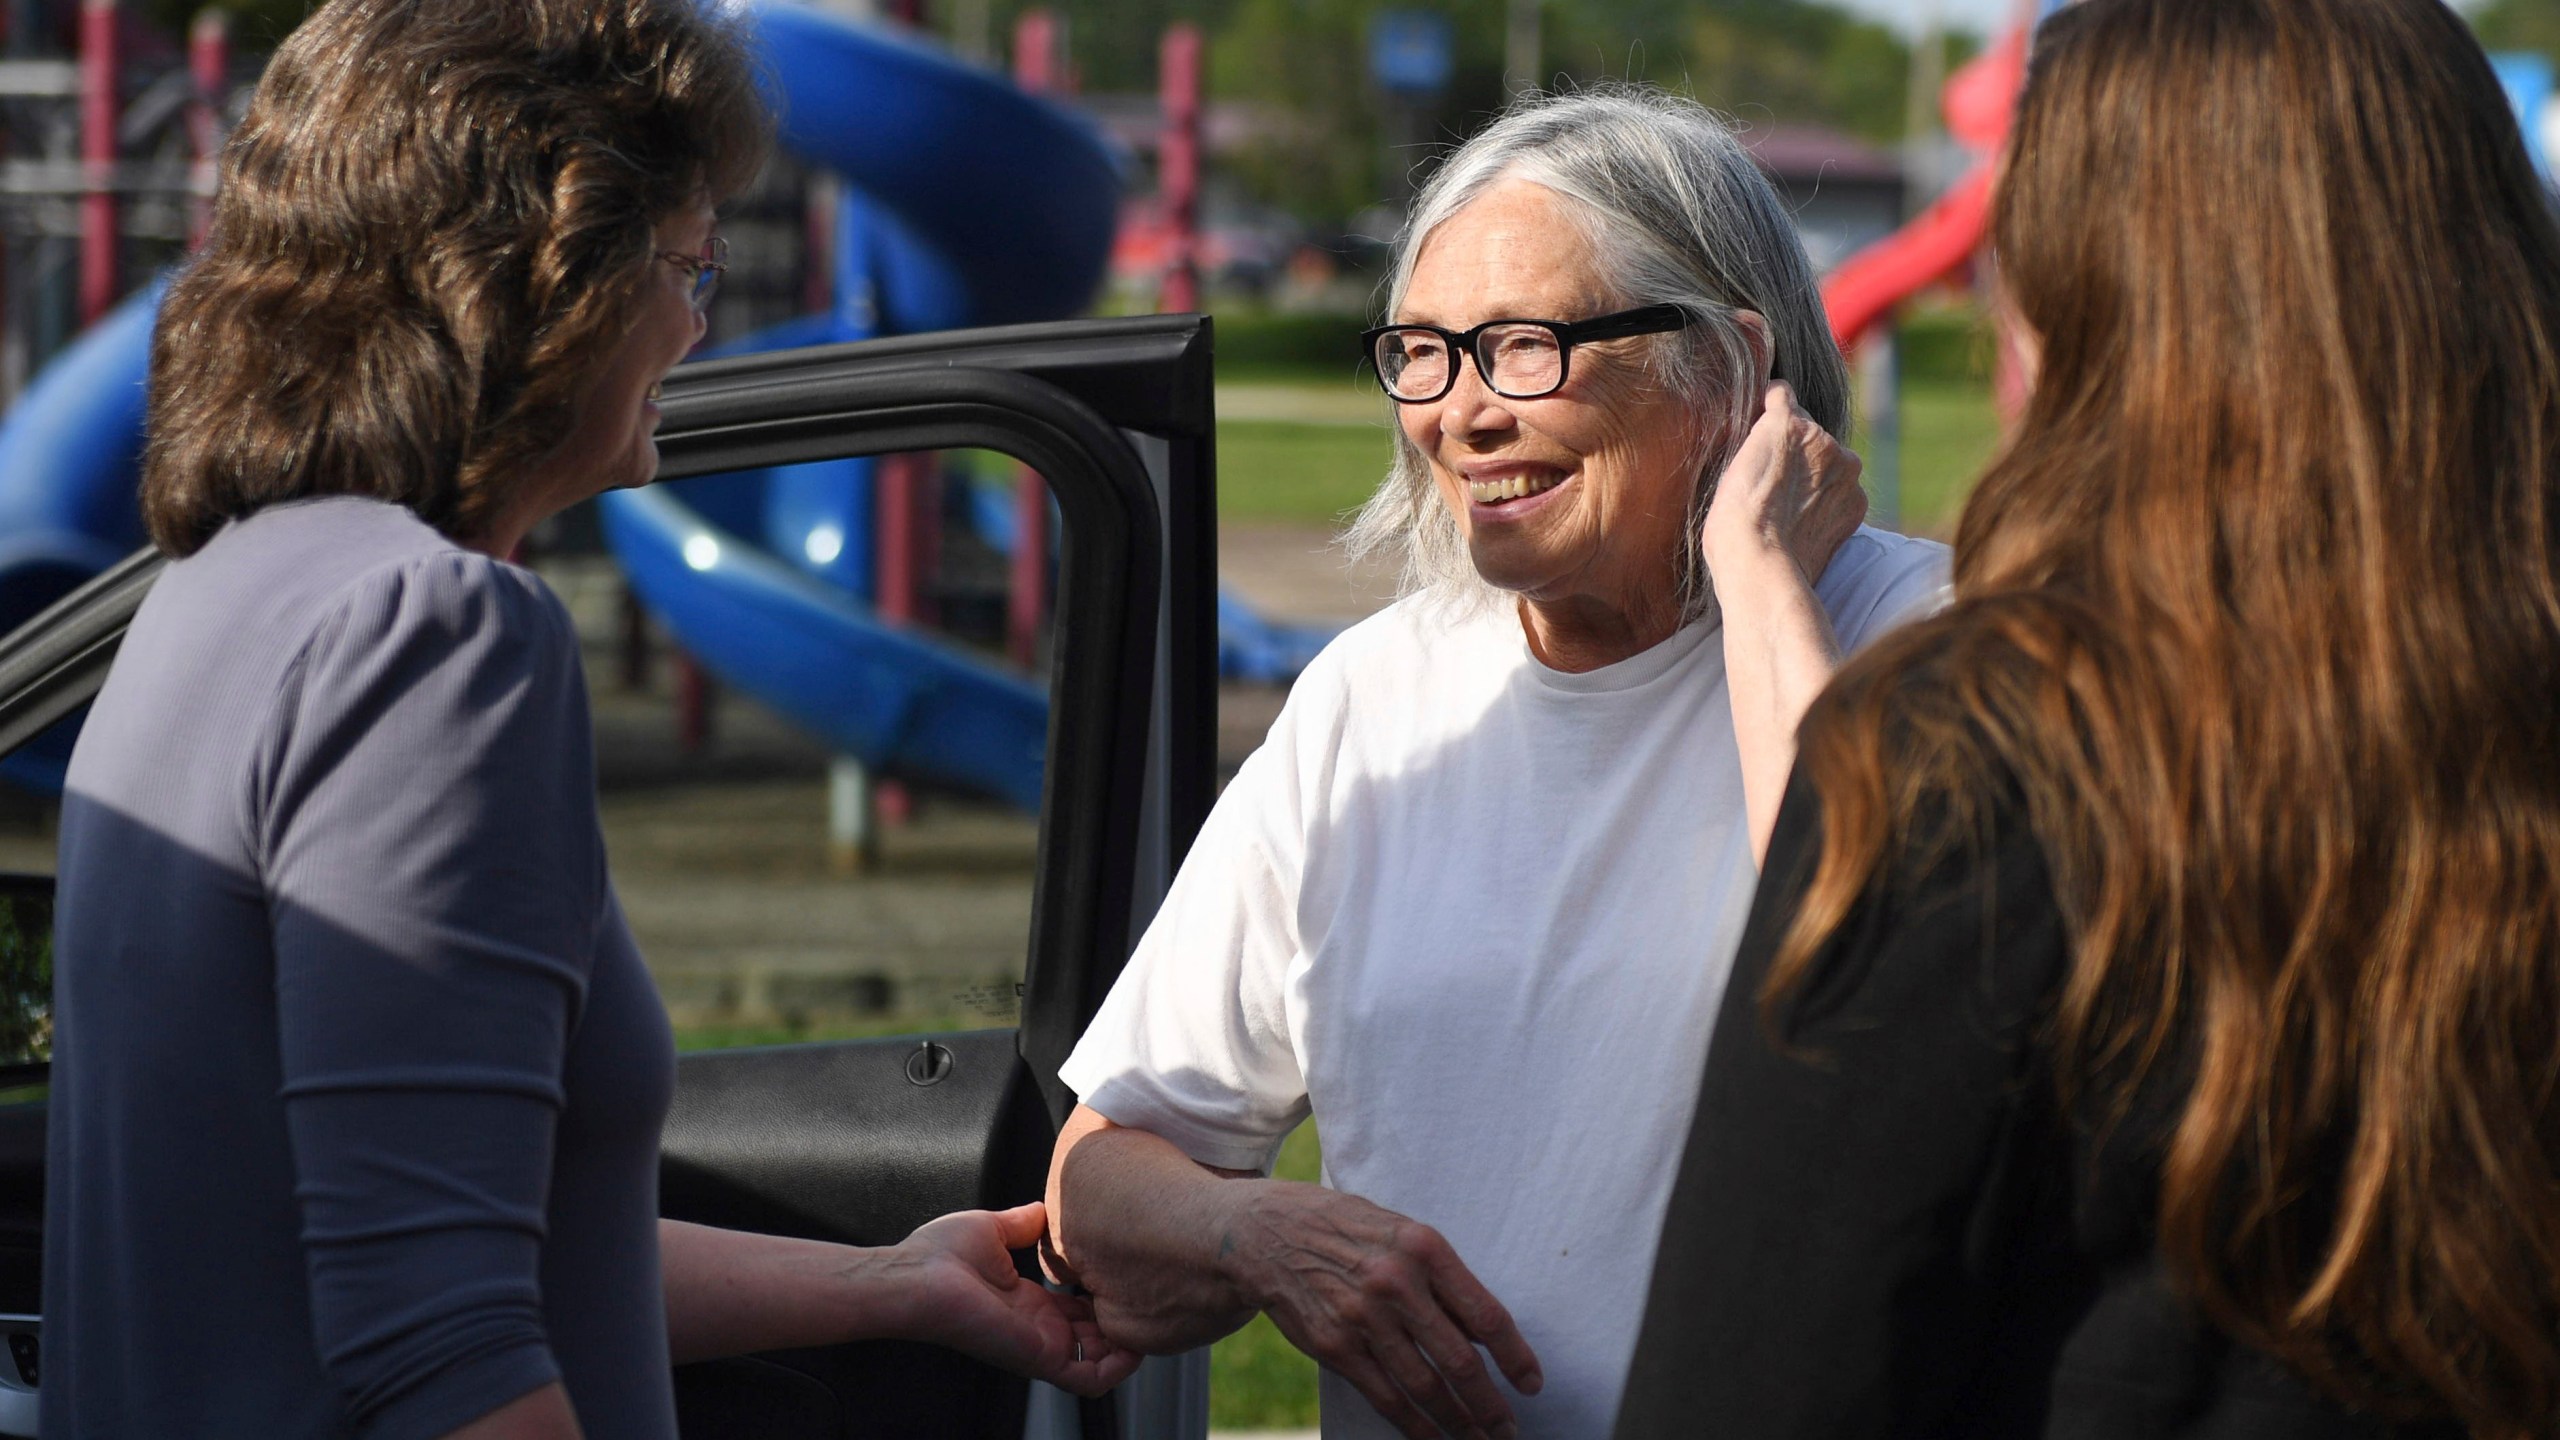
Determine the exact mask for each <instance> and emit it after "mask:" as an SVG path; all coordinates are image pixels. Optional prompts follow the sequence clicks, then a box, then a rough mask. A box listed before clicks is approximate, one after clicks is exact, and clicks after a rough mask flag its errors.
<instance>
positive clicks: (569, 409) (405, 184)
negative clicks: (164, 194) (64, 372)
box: [142, 0, 768, 555]
mask: <svg viewBox="0 0 2560 1440" xmlns="http://www.w3.org/2000/svg"><path fill="white" fill-rule="evenodd" d="M767 133H768V122H767V120H766V117H765V114H764V111H763V108H762V104H761V102H760V100H759V98H758V96H757V94H756V91H755V86H754V83H753V77H752V74H751V72H750V69H749V66H748V64H747V61H746V57H745V52H744V50H743V48H742V46H741V44H740V42H739V40H738V38H737V37H736V36H735V35H734V34H733V33H732V32H731V31H730V30H729V29H727V28H726V27H725V26H724V25H722V24H721V23H720V22H718V21H717V20H715V19H713V18H712V15H711V10H710V7H708V6H705V5H701V4H697V3H694V0H503V3H498V4H492V3H489V0H331V3H330V4H327V5H325V6H322V7H321V8H320V9H319V10H318V11H317V12H316V13H314V14H313V15H312V16H311V18H310V19H308V20H307V21H305V22H303V24H302V26H301V27H300V28H299V29H297V30H295V31H294V33H293V34H292V36H291V37H289V38H288V39H287V40H286V41H285V43H284V45H283V46H282V47H281V48H280V49H278V50H277V52H276V55H275V58H274V60H273V61H272V62H271V63H270V64H269V65H268V67H267V71H266V75H265V77H264V78H263V79H262V80H261V81H260V82H259V85H258V90H257V94H256V96H255V98H254V99H253V100H252V101H251V102H250V106H249V111H248V115H247V118H246V119H245V120H244V121H243V122H242V124H241V126H240V129H239V131H238V133H237V134H235V135H234V136H233V137H232V140H231V143H230V145H229V146H228V147H227V148H226V150H225V151H224V153H223V157H222V185H221V192H220V197H219V199H218V200H217V201H216V205H215V211H214V222H213V229H212V234H211V237H210V239H209V241H208V243H207V246H206V249H205V251H204V253H203V255H202V256H201V257H199V258H198V259H197V260H196V261H195V262H194V264H193V265H191V266H190V267H189V268H188V269H187V270H186V272H185V273H184V274H182V275H180V276H179V277H178V279H177V280H176V281H175V283H174V284H172V285H171V287H170V290H169V295H168V299H167V301H166V302H165V304H164V305H163V307H162V310H161V316H160V325H159V330H158V333H157V334H156V336H155V337H154V339H153V342H152V350H151V388H150V402H149V403H150V411H149V427H148V428H149V441H148V444H147V447H146V449H145V452H144V459H143V480H142V502H143V516H144V519H145V521H146V523H147V524H148V525H149V526H150V529H151V536H152V538H153V539H154V540H155V541H157V542H158V543H159V545H160V547H161V548H162V549H163V550H165V551H167V552H169V553H170V554H173V555H186V554H190V553H192V552H193V551H195V550H196V549H197V548H198V547H199V546H201V545H203V544H204V543H205V542H206V541H207V540H209V539H211V538H212V536H213V534H214V532H215V531H217V530H219V529H221V528H222V525H223V523H224V522H225V521H227V520H231V519H234V518H237V517H240V516H243V515H247V514H249V513H251V512H253V511H255V510H257V509H259V508H260V507H262V506H266V505H271V504H274V503H276V502H278V501H282V500H290V499H295V498H299V497H304V496H311V495H323V494H353V495H369V496H373V497H376V498H379V499H384V500H390V501H394V502H397V503H399V504H402V505H406V506H408V507H409V508H410V509H412V510H414V511H416V512H417V514H418V515H419V517H420V518H422V519H424V520H425V521H427V523H429V524H431V525H433V526H435V527H436V528H438V529H439V530H442V531H444V532H445V533H447V534H448V535H452V536H455V537H457V538H464V539H468V538H471V537H473V536H475V535H476V534H477V533H478V532H479V531H480V530H481V529H482V528H483V527H485V526H486V525H487V524H488V523H489V522H490V520H491V519H492V518H493V516H494V512H495V511H496V510H497V509H498V508H499V506H500V505H501V503H502V497H503V491H504V489H505V487H506V486H507V485H508V484H509V483H510V481H511V480H512V479H514V478H515V477H518V476H520V475H522V474H523V472H524V471H525V470H526V469H527V468H529V467H531V466H533V465H536V464H538V463H539V462H540V461H541V460H542V459H544V458H545V457H546V456H547V455H548V454H549V453H550V451H551V450H552V448H553V447H554V446H555V445H556V444H558V443H559V441H560V440H561V439H562V438H563V437H565V436H566V435H567V434H568V433H569V429H570V422H571V419H572V416H573V412H574V410H575V407H576V404H577V402H578V400H579V398H580V395H581V393H582V388H583V385H584V384H585V380H586V375H585V372H586V371H587V369H588V368H589V365H590V362H592V361H593V360H594V359H596V358H598V357H599V356H600V355H601V354H602V353H603V352H605V351H607V350H609V349H610V347H611V346H612V345H613V344H614V343H615V342H616V341H617V340H618V339H619V338H620V337H621V335H622V334H623V333H624V332H625V331H626V330H627V329H628V328H629V326H630V323H631V305H632V302H633V300H634V299H635V298H636V296H637V295H638V294H639V291H638V288H637V284H636V282H637V280H638V279H639V277H641V276H642V275H644V274H646V273H647V271H646V267H647V265H648V262H649V259H650V257H651V255H652V254H653V253H654V251H653V246H654V240H653V235H654V231H655V228H656V226H657V224H658V223H659V222H660V221H661V220H663V219H665V218H666V217H667V216H669V215H672V214H674V213H676V212H677V211H678V210H680V209H681V208H682V207H683V206H684V205H685V204H687V203H689V202H690V201H692V200H693V199H695V198H696V197H698V196H702V195H706V194H707V195H709V196H711V197H712V198H714V199H715V200H716V199H718V198H721V197H724V196H726V195H728V194H732V193H734V192H735V191H736V190H737V189H738V188H740V187H741V186H742V185H744V184H745V183H746V182H747V181H748V180H749V179H751V178H752V177H753V175H754V171H755V168H756V166H757V165H758V164H759V163H760V162H761V158H762V154H763V150H764V145H765V142H766V137H767Z"/></svg>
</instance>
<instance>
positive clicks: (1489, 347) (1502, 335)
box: [1360, 305, 1690, 405]
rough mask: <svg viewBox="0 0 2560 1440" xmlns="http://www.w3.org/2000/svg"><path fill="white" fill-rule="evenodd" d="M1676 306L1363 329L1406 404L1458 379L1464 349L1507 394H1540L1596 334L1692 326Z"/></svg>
mask: <svg viewBox="0 0 2560 1440" xmlns="http://www.w3.org/2000/svg"><path fill="white" fill-rule="evenodd" d="M1689 319H1690V316H1689V312H1688V311H1686V310H1683V309H1681V308H1680V307H1679V306H1677V305H1639V306H1637V307H1636V308H1635V309H1633V310H1620V311H1617V312H1616V313H1614V314H1609V315H1595V316H1593V317H1592V318H1590V319H1588V320H1487V321H1486V322H1484V323H1483V324H1481V325H1478V326H1477V327H1475V328H1474V329H1472V330H1466V331H1458V330H1443V329H1441V328H1440V327H1439V326H1437V325H1380V326H1377V327H1376V328H1374V329H1369V330H1363V331H1361V332H1360V347H1361V349H1362V350H1363V351H1364V352H1365V353H1366V354H1367V355H1368V357H1369V364H1370V366H1371V367H1372V368H1374V369H1375V370H1376V371H1377V372H1378V384H1379V386H1380V387H1381V388H1383V389H1384V390H1385V391H1386V392H1387V395H1388V397H1389V398H1391V399H1393V400H1394V401H1396V403H1398V404H1400V405H1428V404H1430V403H1431V402H1432V401H1434V400H1437V399H1439V398H1440V397H1441V396H1443V395H1446V394H1448V393H1449V390H1450V388H1451V387H1452V386H1455V385H1456V384H1457V383H1458V360H1457V357H1458V356H1460V355H1472V356H1474V357H1475V362H1476V374H1478V375H1480V376H1482V377H1483V378H1484V383H1485V385H1486V386H1487V387H1488V388H1490V389H1491V390H1492V391H1493V393H1494V394H1496V395H1500V396H1502V397H1503V398H1504V399H1507V400H1535V399H1537V398H1538V397H1539V396H1541V395H1552V394H1554V393H1555V392H1556V391H1558V390H1560V389H1563V388H1564V382H1565V377H1566V376H1568V375H1570V374H1572V373H1573V365H1572V361H1573V347H1574V346H1576V345H1580V344H1582V343H1584V342H1586V341H1591V340H1620V339H1624V338H1625V337H1627V336H1630V335H1660V334H1664V333H1666V332H1669V331H1673V330H1682V329H1686V328H1688V325H1689Z"/></svg>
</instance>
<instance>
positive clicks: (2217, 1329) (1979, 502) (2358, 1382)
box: [1618, 0, 2560, 1440]
mask: <svg viewBox="0 0 2560 1440" xmlns="http://www.w3.org/2000/svg"><path fill="white" fill-rule="evenodd" d="M2549 203H2550V202H2549V198H2548V197H2547V196H2546V195H2545V194H2544V192H2543V189H2542V186H2541V185H2540V183H2539V181H2538V180H2537V178H2536V177H2535V175H2534V172H2533V169H2532V167H2531V165H2530V163H2529V161H2528V159H2527V157H2526V153H2525V149H2524V145H2523V142H2522V139H2521V137H2520V135H2519V133H2518V130H2517V127H2516V122H2515V120H2514V118H2513V117H2512V115H2511V114H2510V113H2509V110H2508V107H2507V104H2506V102H2505V99H2504V97H2503V95H2502V93H2501V91H2500V88H2499V85H2498V82H2497V80H2496V78H2495V76H2494V75H2493V74H2492V72H2491V70H2490V67H2489V65H2488V64H2487V62H2486V61H2485V59H2484V58H2483V57H2482V55H2481V53H2480V49H2479V46H2478V44H2477V42H2476V41H2474V40H2473V39H2472V37H2471V36H2470V34H2469V33H2468V32H2467V31H2466V30H2465V28H2464V26H2463V23H2462V21H2461V19H2460V17H2458V16H2457V15H2456V14H2454V12H2453V11H2452V10H2450V9H2449V8H2447V7H2446V6H2445V5H2443V4H2442V3H2440V0H2085V3H2082V4H2079V5H2076V6H2074V7H2072V8H2070V9H2067V10H2064V11H2062V12H2061V13H2060V14H2059V15H2058V16H2056V17H2055V18H2054V19H2052V20H2050V21H2048V22H2047V24H2046V25H2045V27H2044V29H2043V31H2042V33H2041V35H2040V37H2039V41H2038V45H2037V49H2036V52H2035V56H2034V60H2033V64H2032V69H2031V72H2030V77H2029V80H2028V85H2027V90H2026V95H2025V98H2024V101H2023V108H2022V110H2021V112H2020V116H2019V125H2018V130H2017V132H2016V135H2015V138H2014V141H2013V148H2012V151H2011V154H2010V157H2009V162H2008V168H2007V171H2006V174H2005V177H2004V180H2003V183H2002V187H2001V191H2000V196H1999V199H1998V202H1997V208H1996V214H1995V220H1994V225H1995V238H1996V244H1997V247H1998V252H1999V256H2000V260H2001V267H2002V275H2003V278H2004V280H2005V282H2006V284H2007V286H2008V289H2009V293H2010V295H2011V297H2012V298H2013V300H2014V303H2015V307H2016V312H2017V315H2018V317H2019V318H2020V320H2021V321H2022V322H2023V323H2024V325H2025V326H2026V327H2027V329H2028V330H2029V331H2031V332H2032V335H2033V338H2034V339H2035V340H2036V341H2037V342H2039V345H2040V351H2041V354H2040V369H2039V372H2038V374H2037V376H2036V381H2035V388H2034V394H2033V398H2032V399H2031V400H2030V401H2029V403H2028V406H2027V409H2026V413H2025V415H2024V416H2023V418H2022V420H2021V422H2020V424H2019V427H2018V430H2017V433H2016V435H2015V437H2014V438H2013V439H2012V441H2011V442H2010V444H2009V446H2008V448H2007V450H2006V451H2005V452H2004V453H2003V454H2002V455H2001V457H2000V458H1999V459H1998V460H1996V461H1995V462H1994V463H1993V465H1992V467H1991V470H1990V472H1989V473H1988V474H1987V475H1986V476H1985V477H1984V478H1983V480H1982V483H1981V486H1980V488H1979V489H1978V490H1977V491H1976V493H1975V495H1974V497H1973V499H1972V501H1971V502H1970V504H1969V505H1968V506H1967V508H1966V510H1965V514H1964V519H1963V523H1962V526H1961V529H1960V531H1959V534H1958V539H1957V545H1956V566H1955V575H1956V601H1955V604H1954V605H1953V606H1952V607H1951V608H1950V609H1948V610H1947V611H1946V612H1945V613H1944V614H1942V615H1941V616H1939V617H1937V618H1935V619H1932V620H1929V621H1924V622H1922V623H1921V624H1919V625H1916V626H1914V627H1912V628H1910V629H1908V630H1905V631H1903V632H1901V633H1900V634H1898V635H1896V636H1894V637H1891V638H1889V639H1887V640H1886V641H1884V642H1883V643H1882V644H1880V645H1878V646H1877V647H1876V648H1875V649H1874V650H1872V651H1870V652H1869V653H1868V654H1867V655H1866V656H1864V657H1861V658H1860V659H1858V660H1856V661H1853V662H1851V664H1850V665H1849V666H1848V667H1846V668H1845V669H1844V670H1843V672H1842V673H1841V674H1840V676H1839V677H1838V679H1837V680H1836V682H1835V683H1834V684H1833V685H1832V687H1831V688H1830V689H1829V690H1828V691H1827V692H1826V694H1825V695H1824V697H1823V698H1822V699H1821V700H1820V701H1819V702H1817V704H1816V705H1815V707H1814V709H1813V710H1812V712H1811V713H1810V714H1809V715H1808V717H1807V719H1806V722H1805V724H1804V727H1803V730H1802V734H1801V746H1802V748H1801V752H1800V753H1801V762H1800V766H1799V772H1798V776H1797V780H1796V784H1795V788H1794V790H1793V792H1792V793H1791V796H1790V798H1789V800H1788V801H1787V802H1786V804H1785V806H1784V807H1783V810H1782V814H1781V816H1780V819H1779V821H1778V826H1777V832H1776V835H1775V837H1774V839H1773V841H1772V845H1771V848H1770V852H1769V859H1768V868H1767V870H1766V872H1765V875H1764V878H1763V881H1762V886H1761V890H1760V893H1759V897H1758V901H1757V904H1756V906H1755V909H1754V913H1753V918H1752V921H1751V924H1750V929H1749V933H1748V938H1746V940H1745V941H1744V944H1743V952H1742V955H1743V958H1742V960H1741V962H1740V965H1739V967H1738V969H1737V971H1736V974H1735V979H1734V984H1733V986H1732V988H1731V989H1730V990H1729V991H1728V992H1727V997H1728V998H1727V1002H1726V1005H1725V1008H1724V1011H1723V1015H1722V1018H1721V1021H1720V1024H1719V1028H1718V1034H1717V1038H1716V1040H1715V1042H1714V1044H1713V1046H1712V1048H1711V1049H1710V1050H1709V1052H1708V1054H1709V1060H1708V1064H1707V1067H1706V1074H1705V1080H1704V1088H1703V1089H1702V1091H1701V1093H1700V1098H1699V1103H1698V1109H1697V1115H1696V1119H1695V1121H1694V1129H1693V1130H1692V1133H1691V1139H1690V1144H1689V1151H1688V1155H1687V1158H1686V1161H1685V1162H1684V1166H1683V1172H1682V1175H1681V1178H1680V1181H1679V1185H1678V1189H1677V1191H1676V1193H1675V1198H1674V1200H1673V1202H1672V1205H1671V1209H1670V1214H1669V1220H1668V1222H1667V1227H1666V1232H1665V1236H1664V1241H1663V1248H1662V1251H1661V1254H1660V1259H1659V1263H1658V1264H1657V1266H1656V1269H1655V1272H1654V1284H1653V1293H1652V1299H1651V1304H1650V1310H1649V1313H1648V1317H1647V1322H1646V1329H1645V1336H1644V1339H1643V1341H1642V1343H1641V1345H1640V1347H1639V1351H1638V1354H1637V1358H1636V1362H1635V1367H1634V1372H1633V1378H1632V1379H1631V1381H1630V1383H1629V1390H1628V1395H1627V1403H1626V1408H1625V1410H1624V1412H1623V1420H1622V1424H1621V1425H1620V1428H1619V1432H1618V1433H1619V1434H1620V1435H1621V1436H1655V1435H1660V1436H1672V1435H1679V1436H1689V1435H1697V1434H1713V1435H1717V1436H1720V1437H1736V1440H1740V1437H1752V1436H1763V1435H1766V1436H1779V1435H1784V1436H1790V1437H1815V1436H1880V1435H1966V1436H1983V1437H2006V1436H2073V1437H2084V1436H2085V1437H2098V1436H2105V1437H2151V1436H2170V1435H2176V1436H2188V1437H2235V1440H2236V1437H2243V1436H2246V1437H2251V1440H2264V1437H2313V1436H2318V1437H2331V1436H2383V1435H2393V1436H2400V1435H2411V1436H2414V1435H2421V1434H2424V1435H2438V1434H2442V1435H2457V1434H2465V1433H2467V1434H2471V1435H2475V1436H2481V1437H2499V1440H2510V1437H2511V1440H2522V1437H2526V1436H2547V1435H2551V1434H2554V1433H2560V1045H2555V1043H2554V1027H2555V1018H2554V1017H2555V1016H2560V725H2556V724H2555V722H2554V720H2553V713H2552V695H2551V687H2552V682H2553V677H2554V676H2555V675H2560V496H2555V482H2560V232H2555V229H2554V226H2553V221H2552V217H2551V213H2550V210H2549V208H2548V207H2549Z"/></svg>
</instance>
